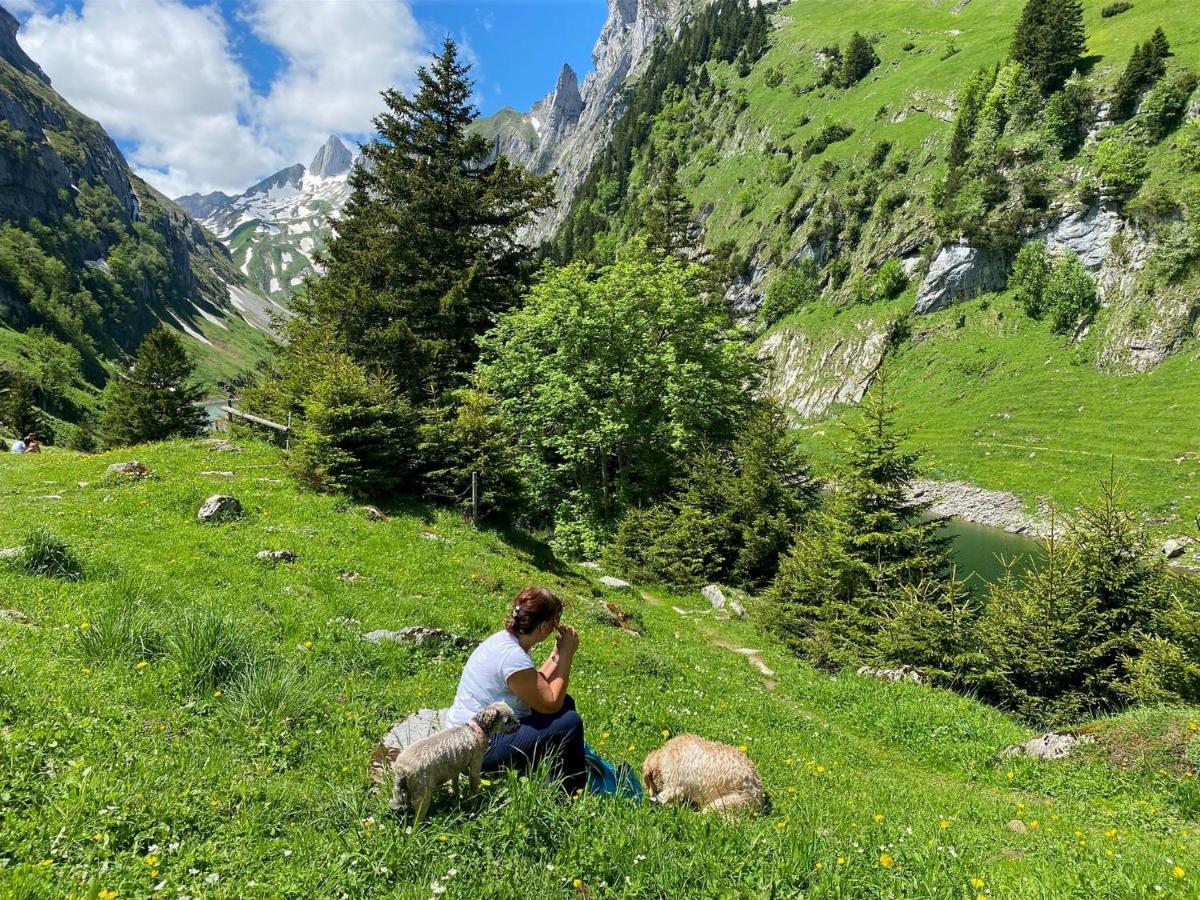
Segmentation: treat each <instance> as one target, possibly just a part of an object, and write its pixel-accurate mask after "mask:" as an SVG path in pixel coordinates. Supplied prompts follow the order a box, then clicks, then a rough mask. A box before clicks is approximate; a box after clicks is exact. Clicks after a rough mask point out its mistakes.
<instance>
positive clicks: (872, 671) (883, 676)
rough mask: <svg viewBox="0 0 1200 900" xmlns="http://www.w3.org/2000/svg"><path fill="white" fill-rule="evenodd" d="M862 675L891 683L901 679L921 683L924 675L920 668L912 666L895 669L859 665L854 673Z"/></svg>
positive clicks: (896, 682)
mask: <svg viewBox="0 0 1200 900" xmlns="http://www.w3.org/2000/svg"><path fill="white" fill-rule="evenodd" d="M855 674H858V675H862V676H863V677H865V678H874V679H875V680H876V681H888V682H891V683H892V684H898V683H899V682H901V681H911V682H912V683H913V684H921V683H923V682H924V681H925V675H924V674H923V673H922V672H921V670H920V669H914V668H913V667H912V666H898V667H897V668H895V669H877V668H875V667H874V666H860V667H859V668H858V671H857V672H856V673H855Z"/></svg>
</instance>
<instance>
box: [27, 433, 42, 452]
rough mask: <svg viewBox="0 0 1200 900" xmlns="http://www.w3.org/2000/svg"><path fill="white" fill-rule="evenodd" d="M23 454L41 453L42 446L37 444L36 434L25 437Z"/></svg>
mask: <svg viewBox="0 0 1200 900" xmlns="http://www.w3.org/2000/svg"><path fill="white" fill-rule="evenodd" d="M25 452H26V453H41V452H42V445H41V444H39V443H38V439H37V435H36V434H27V435H25Z"/></svg>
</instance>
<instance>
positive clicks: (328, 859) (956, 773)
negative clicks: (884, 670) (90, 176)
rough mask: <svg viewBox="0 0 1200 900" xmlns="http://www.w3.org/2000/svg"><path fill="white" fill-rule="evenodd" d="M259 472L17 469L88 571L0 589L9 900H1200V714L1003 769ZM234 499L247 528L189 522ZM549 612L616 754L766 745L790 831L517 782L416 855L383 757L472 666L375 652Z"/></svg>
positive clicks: (221, 463)
mask: <svg viewBox="0 0 1200 900" xmlns="http://www.w3.org/2000/svg"><path fill="white" fill-rule="evenodd" d="M243 450H244V452H242V453H215V452H213V451H212V450H211V449H210V448H209V447H208V446H207V445H205V444H196V445H187V444H174V445H161V446H147V447H139V448H137V449H136V451H135V452H134V453H133V456H136V458H138V459H140V460H142V461H143V462H145V463H147V464H148V465H149V466H150V468H151V469H152V470H153V472H154V475H153V477H151V478H149V479H146V480H141V481H132V482H125V483H119V482H114V481H111V480H107V479H106V478H105V477H104V472H105V468H106V466H107V465H108V464H109V463H111V462H116V461H122V460H124V459H127V458H129V454H128V453H127V454H125V455H115V454H107V455H103V456H93V457H82V456H75V455H71V454H66V453H50V454H45V455H43V456H42V457H40V458H36V457H2V458H0V483H2V484H4V485H5V500H4V510H5V512H6V513H9V514H6V515H4V516H2V517H0V547H8V546H13V545H18V544H21V543H22V542H24V541H25V540H26V539H27V532H28V530H29V527H28V526H29V525H30V524H31V523H34V522H36V523H38V524H44V525H45V526H46V527H47V528H49V529H50V530H52V531H53V532H54V533H56V534H58V535H60V536H62V537H64V538H66V539H67V540H68V542H69V543H70V545H71V547H72V548H73V550H74V552H75V554H76V555H77V556H78V558H79V560H80V561H81V563H82V567H83V578H82V579H81V580H79V581H61V580H55V579H52V578H46V577H38V576H33V575H29V574H23V573H22V572H19V571H16V570H14V569H12V568H11V567H10V566H9V564H8V563H0V566H3V567H2V568H0V593H2V595H3V597H4V598H5V599H4V601H3V603H0V606H3V607H5V608H6V609H17V610H20V611H21V612H22V613H23V614H24V615H25V616H27V617H28V619H29V621H30V624H21V623H20V622H16V621H13V620H14V619H15V618H17V617H16V616H14V615H13V614H11V613H6V614H4V615H2V616H0V798H3V801H4V802H3V803H2V804H0V896H5V897H20V898H28V897H57V896H62V895H64V894H66V893H70V894H74V895H82V896H85V897H93V898H94V897H97V896H103V897H106V898H111V897H114V896H116V897H127V896H142V895H150V894H153V893H171V894H174V893H175V892H178V891H182V892H184V893H187V894H190V895H193V896H204V897H224V896H228V897H244V896H253V895H255V894H262V895H264V896H342V895H343V894H345V895H349V896H356V897H367V896H403V897H419V896H429V895H430V893H434V894H439V893H442V892H443V891H444V895H445V896H450V897H480V896H489V897H518V896H520V897H554V896H581V895H584V894H586V895H589V896H591V895H614V896H634V897H661V896H680V897H681V896H716V895H720V894H727V895H731V896H769V895H774V896H795V895H798V894H801V893H803V894H804V895H805V896H810V897H879V896H888V895H894V896H903V897H946V898H962V897H970V898H977V897H1051V896H1052V897H1109V898H1118V897H1120V898H1124V897H1135V896H1175V897H1184V896H1194V895H1195V894H1196V893H1197V890H1198V888H1197V884H1198V882H1197V879H1198V878H1200V871H1197V870H1196V867H1195V865H1194V862H1193V861H1194V859H1195V857H1196V853H1197V851H1198V850H1200V845H1198V843H1197V841H1198V840H1200V835H1198V833H1197V830H1198V829H1200V823H1198V822H1197V821H1196V817H1197V815H1198V812H1200V793H1197V788H1196V782H1195V779H1194V778H1193V777H1192V776H1191V772H1192V771H1193V770H1192V763H1190V762H1188V758H1185V748H1186V747H1187V746H1189V741H1190V740H1191V739H1192V735H1193V734H1194V732H1195V730H1196V728H1197V721H1196V718H1195V716H1196V714H1195V713H1194V712H1191V711H1188V710H1147V711H1142V712H1139V713H1136V714H1129V715H1126V716H1124V717H1122V718H1120V719H1117V720H1107V721H1102V722H1098V723H1095V724H1094V725H1092V726H1090V728H1091V730H1093V731H1094V732H1096V733H1097V734H1098V735H1099V736H1100V741H1099V742H1098V743H1097V744H1095V745H1093V747H1091V748H1090V750H1089V751H1088V753H1086V754H1085V755H1084V756H1081V757H1079V758H1077V759H1074V760H1068V761H1066V762H1060V763H1054V764H1037V763H1034V762H1032V761H1027V760H1019V761H1012V762H1007V763H1004V764H1000V765H997V764H996V763H995V755H996V753H997V751H998V750H999V749H1001V748H1002V747H1004V746H1005V745H1007V744H1009V743H1011V742H1013V741H1016V740H1019V739H1022V738H1023V737H1025V736H1026V733H1025V732H1023V731H1022V729H1020V728H1019V727H1017V726H1016V725H1014V724H1013V723H1012V722H1011V721H1009V720H1007V719H1006V718H1005V717H1004V716H1002V715H1001V714H1000V713H998V712H996V711H994V710H990V709H987V708H985V707H982V706H980V705H978V704H976V703H974V702H972V701H970V700H967V699H964V698H962V697H959V696H956V695H953V694H949V693H946V692H942V691H938V690H934V689H929V688H926V687H924V686H920V685H911V684H908V685H882V684H879V683H876V682H874V681H871V680H868V679H865V678H860V677H857V676H854V675H851V674H843V675H841V676H839V677H837V678H833V679H831V678H829V676H828V675H825V674H822V673H816V672H813V671H811V670H809V669H808V668H806V667H805V666H803V665H802V664H801V663H798V662H797V661H796V660H795V659H794V658H793V657H792V656H791V655H790V654H789V653H788V652H786V651H785V650H783V649H781V648H779V647H777V646H776V645H774V644H773V643H772V642H770V641H769V640H766V639H764V638H763V637H762V636H761V635H759V634H756V633H755V631H754V630H753V628H752V626H750V625H749V624H747V623H745V622H740V621H735V620H727V619H723V618H719V617H717V616H716V615H715V614H714V613H713V612H712V611H711V610H709V609H708V608H707V604H706V603H705V602H704V601H703V600H702V599H701V598H699V597H697V596H670V595H666V594H662V593H660V592H658V591H656V590H654V589H648V590H646V591H644V592H641V591H639V592H635V593H624V594H613V593H606V592H605V591H603V590H602V589H601V588H600V587H599V586H598V585H597V584H596V582H594V581H592V580H591V578H590V576H589V575H588V573H581V572H578V571H576V570H572V569H569V568H567V567H565V566H563V565H561V564H560V563H558V562H556V561H555V560H553V559H552V558H551V557H549V555H548V554H547V553H546V551H545V549H544V548H543V547H541V546H540V545H538V544H537V543H536V542H533V541H531V540H530V539H529V538H527V537H525V536H523V535H520V534H516V533H511V534H506V533H501V532H493V531H475V530H473V529H471V528H469V527H467V526H464V525H463V524H462V523H461V521H459V520H458V519H457V518H456V517H453V516H451V515H449V514H446V513H443V512H439V511H437V510H433V509H429V508H424V507H417V506H412V507H400V508H397V509H394V510H393V511H392V512H393V516H392V518H391V519H390V520H389V521H385V522H372V521H369V520H368V519H367V518H366V517H365V516H364V515H362V514H361V512H360V511H359V510H358V509H357V508H356V507H355V506H353V505H351V504H348V503H346V502H345V501H343V500H341V499H339V498H337V497H329V496H318V495H313V494H307V493H298V492H297V491H296V489H295V488H294V487H293V486H292V485H291V483H290V482H289V481H288V480H287V478H286V476H285V474H284V473H283V472H282V471H281V469H280V458H279V456H278V454H277V452H276V451H274V450H271V449H269V448H265V447H261V446H255V445H250V444H248V445H245V446H244V447H243ZM223 472H225V473H231V474H222V473H223ZM218 492H221V493H231V494H234V495H236V496H238V497H239V498H240V499H241V500H242V502H243V504H244V505H245V510H246V511H245V515H244V517H243V518H242V519H241V520H240V521H237V522H233V523H228V524H225V525H217V526H204V525H200V524H197V523H196V521H195V514H196V510H197V508H198V507H199V505H200V503H201V502H202V501H203V499H204V498H205V497H207V496H209V495H210V494H214V493H218ZM51 494H53V495H56V496H58V497H61V499H49V495H51ZM17 510H20V511H21V514H20V515H18V514H16V511H17ZM260 549H289V550H293V551H295V552H296V553H297V554H298V559H297V561H296V562H295V563H294V564H291V565H286V564H279V565H271V564H269V563H263V562H259V561H257V560H255V558H254V555H255V552H256V551H257V550H260ZM528 583H543V584H548V585H550V586H551V587H553V588H554V589H556V590H558V591H560V592H561V593H562V594H563V596H564V597H565V598H566V599H567V601H568V614H567V618H568V621H570V622H571V623H572V624H577V625H579V626H580V631H581V634H582V649H581V651H580V655H579V657H578V663H577V669H576V672H575V676H574V678H573V681H572V693H573V694H574V695H575V696H576V697H577V699H578V701H579V706H580V709H581V710H582V712H583V715H584V717H585V721H586V723H587V728H588V735H589V740H590V741H591V742H592V743H593V744H594V745H595V746H596V747H597V748H599V749H600V750H601V751H602V752H603V753H604V754H605V755H606V756H609V757H610V758H612V759H614V760H624V761H628V762H631V763H633V764H634V765H635V766H638V767H639V768H640V763H641V760H642V758H643V757H644V755H645V753H646V752H647V751H648V750H649V749H651V748H653V747H655V746H657V745H658V744H660V743H661V742H662V740H663V735H664V732H669V733H681V732H685V731H695V732H699V733H702V734H704V735H707V736H709V737H711V738H715V739H719V740H724V741H727V742H729V743H731V744H735V745H744V746H745V747H746V748H747V751H748V752H749V754H750V755H751V756H752V757H753V758H754V760H755V761H756V762H757V763H758V765H759V766H760V768H761V770H762V773H763V776H764V780H765V783H766V786H767V788H768V790H769V792H770V794H771V795H772V798H773V808H772V810H771V811H770V812H769V813H768V814H767V815H765V816H764V817H762V818H761V819H752V820H743V821H727V820H724V819H721V818H718V817H715V816H702V815H698V814H696V813H693V812H691V811H688V810H678V809H659V808H646V807H637V806H634V805H631V804H629V803H626V802H623V801H613V800H607V801H606V800H602V799H599V798H594V797H585V798H583V799H582V800H578V801H575V802H566V801H564V800H561V799H558V798H557V796H556V795H555V794H554V793H553V791H550V790H548V789H546V788H544V787H542V786H541V785H540V784H538V783H537V782H536V781H532V782H523V781H516V780H498V781H497V782H496V783H493V784H489V785H487V786H485V788H484V790H483V791H482V795H481V796H479V797H475V798H470V799H468V800H467V801H466V802H465V804H463V805H462V806H459V805H458V804H457V802H456V801H454V800H452V799H450V798H449V797H446V796H444V795H443V796H441V797H440V798H439V802H438V803H437V805H436V808H435V810H434V812H433V814H432V816H431V818H430V820H429V821H428V823H427V824H426V825H425V826H424V827H422V828H420V829H418V830H417V831H416V832H415V833H412V834H410V833H408V832H407V831H406V829H405V823H404V822H403V821H397V820H395V819H393V818H392V817H391V816H390V815H389V814H388V812H387V799H386V797H385V796H380V795H377V794H372V793H371V792H370V790H369V786H368V782H367V779H366V761H367V756H368V754H369V752H370V749H371V747H372V745H373V744H374V743H375V742H376V741H377V740H378V739H379V737H380V736H381V735H382V734H383V732H384V731H385V730H386V728H387V727H388V725H389V724H390V723H392V722H393V721H395V720H396V719H398V718H399V717H401V716H403V715H406V714H407V713H409V712H410V711H412V710H413V709H416V708H418V707H421V706H428V705H433V706H442V705H445V704H447V703H449V701H450V699H451V696H452V694H453V690H454V685H455V682H456V679H457V675H458V671H459V669H460V667H461V665H462V663H463V661H464V654H463V653H462V652H459V651H446V652H445V653H444V654H441V653H439V652H438V651H437V650H436V649H435V648H426V649H420V648H415V647H403V646H389V645H386V644H383V645H373V644H368V643H365V642H364V641H363V640H362V637H361V635H362V634H363V633H364V632H367V631H371V630H373V629H377V628H388V629H393V628H399V627H402V626H405V625H414V624H424V625H433V626H440V627H443V628H447V629H451V630H453V631H455V632H458V633H462V634H466V635H470V636H472V637H481V636H483V635H486V634H487V633H489V631H490V630H491V629H493V628H495V627H496V626H497V623H498V622H499V621H500V620H501V619H502V618H503V616H504V614H505V612H506V610H507V609H508V604H509V602H510V600H511V597H512V595H513V594H514V593H515V591H516V590H517V589H518V588H519V587H521V586H522V585H525V584H528ZM608 602H613V603H616V604H619V605H620V607H621V608H623V609H624V610H625V611H626V612H628V613H629V614H630V616H631V617H632V618H631V620H630V627H631V628H633V629H634V631H636V632H637V633H634V631H630V630H626V629H622V628H619V627H614V625H613V624H612V622H613V617H612V614H611V613H610V612H609V611H608V610H607V609H606V607H605V604H606V603H608ZM738 648H752V649H754V650H757V651H758V653H759V655H760V658H761V660H762V662H763V663H764V664H765V665H766V666H768V667H769V668H770V669H771V670H773V674H771V675H770V676H766V675H764V674H763V673H762V672H760V671H759V669H758V668H756V667H755V666H754V665H752V661H751V660H748V659H747V658H746V656H745V655H743V654H739V653H736V652H734V650H736V649H738ZM697 848H703V850H704V852H702V853H698V852H696V850H697ZM101 892H105V893H101ZM111 892H116V893H115V894H114V893H111Z"/></svg>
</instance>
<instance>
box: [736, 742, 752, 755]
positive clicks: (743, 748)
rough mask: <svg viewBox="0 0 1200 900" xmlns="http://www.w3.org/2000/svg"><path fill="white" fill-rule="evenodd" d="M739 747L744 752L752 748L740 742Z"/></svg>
mask: <svg viewBox="0 0 1200 900" xmlns="http://www.w3.org/2000/svg"><path fill="white" fill-rule="evenodd" d="M738 749H739V750H741V751H742V752H743V753H745V752H746V751H747V750H749V749H750V748H749V747H747V746H746V745H745V744H738Z"/></svg>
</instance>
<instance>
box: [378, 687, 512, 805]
mask: <svg viewBox="0 0 1200 900" xmlns="http://www.w3.org/2000/svg"><path fill="white" fill-rule="evenodd" d="M520 727H521V723H520V722H518V721H517V717H516V715H515V714H514V713H513V711H512V707H510V706H509V705H508V704H507V703H493V704H492V705H491V706H488V707H486V708H485V709H482V710H480V711H479V712H478V713H477V714H476V715H475V717H474V718H473V719H472V720H471V721H470V722H468V723H467V724H466V725H459V726H457V727H456V728H447V729H446V730H445V731H440V732H438V733H437V734H431V735H430V736H429V737H427V738H423V739H421V740H419V741H417V742H416V743H415V744H412V745H411V746H410V747H408V748H407V749H406V750H405V751H404V752H403V753H401V754H400V755H399V756H398V757H396V759H395V760H393V761H392V775H393V776H394V778H395V788H394V790H393V793H392V802H391V804H390V806H391V808H392V809H394V810H400V809H404V808H406V807H411V808H412V810H413V812H414V813H415V818H414V819H413V824H414V825H415V824H417V823H418V822H420V821H421V818H422V817H423V816H424V815H425V811H426V810H427V809H429V802H430V800H432V799H433V791H434V789H435V788H436V787H437V786H438V785H439V784H444V783H445V782H447V781H449V782H450V784H451V788H452V789H454V790H455V791H456V792H457V793H458V794H459V796H460V797H461V796H462V791H461V785H460V784H459V776H460V775H462V774H463V773H464V772H466V773H468V775H469V776H470V779H471V791H472V792H474V791H477V790H479V776H480V773H481V772H482V771H483V757H484V754H485V753H487V749H488V738H489V736H491V735H492V734H512V732H514V731H516V730H517V729H518V728H520Z"/></svg>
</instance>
